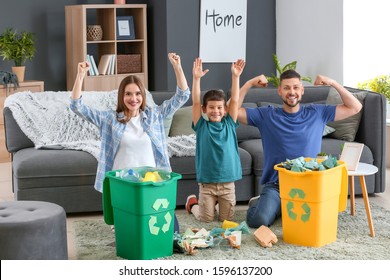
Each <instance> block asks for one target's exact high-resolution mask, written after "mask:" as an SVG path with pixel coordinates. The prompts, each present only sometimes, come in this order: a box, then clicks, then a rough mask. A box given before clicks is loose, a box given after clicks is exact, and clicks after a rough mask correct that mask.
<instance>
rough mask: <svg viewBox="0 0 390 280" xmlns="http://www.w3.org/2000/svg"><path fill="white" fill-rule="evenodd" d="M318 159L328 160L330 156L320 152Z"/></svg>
mask: <svg viewBox="0 0 390 280" xmlns="http://www.w3.org/2000/svg"><path fill="white" fill-rule="evenodd" d="M317 159H324V160H325V159H328V155H327V154H326V153H325V152H320V153H318V154H317Z"/></svg>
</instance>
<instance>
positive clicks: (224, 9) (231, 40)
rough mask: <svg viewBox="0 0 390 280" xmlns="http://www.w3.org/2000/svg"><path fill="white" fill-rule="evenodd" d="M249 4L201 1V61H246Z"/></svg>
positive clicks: (243, 0)
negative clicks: (240, 59)
mask: <svg viewBox="0 0 390 280" xmlns="http://www.w3.org/2000/svg"><path fill="white" fill-rule="evenodd" d="M246 10H247V0H201V5H200V39H199V57H200V58H201V59H202V60H203V62H233V61H236V60H237V59H239V58H242V59H244V60H245V54H246V53H245V51H246V22H247V17H246V15H247V12H246Z"/></svg>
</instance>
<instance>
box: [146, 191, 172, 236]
mask: <svg viewBox="0 0 390 280" xmlns="http://www.w3.org/2000/svg"><path fill="white" fill-rule="evenodd" d="M168 205H169V201H168V199H166V198H158V199H156V200H155V201H154V203H153V206H152V207H153V209H154V210H155V211H158V210H159V209H160V208H162V209H167V208H168ZM164 219H165V224H163V226H162V227H161V231H162V232H163V233H166V232H167V231H168V230H169V226H170V225H171V221H172V216H171V214H170V213H169V212H167V213H166V214H165V215H164ZM156 224H157V217H156V216H150V219H149V231H150V233H151V234H153V235H158V234H159V232H160V228H159V227H157V226H156Z"/></svg>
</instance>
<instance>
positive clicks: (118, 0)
mask: <svg viewBox="0 0 390 280" xmlns="http://www.w3.org/2000/svg"><path fill="white" fill-rule="evenodd" d="M114 4H126V0H114Z"/></svg>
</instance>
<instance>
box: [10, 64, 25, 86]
mask: <svg viewBox="0 0 390 280" xmlns="http://www.w3.org/2000/svg"><path fill="white" fill-rule="evenodd" d="M25 71H26V66H13V67H12V73H15V75H16V76H17V77H18V81H19V82H23V81H24V72H25Z"/></svg>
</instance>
